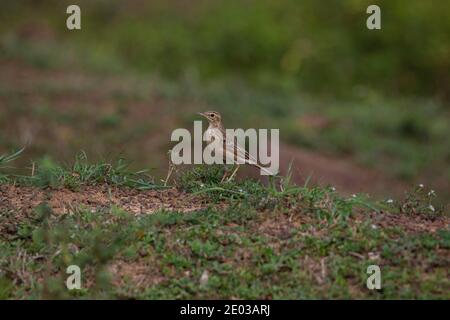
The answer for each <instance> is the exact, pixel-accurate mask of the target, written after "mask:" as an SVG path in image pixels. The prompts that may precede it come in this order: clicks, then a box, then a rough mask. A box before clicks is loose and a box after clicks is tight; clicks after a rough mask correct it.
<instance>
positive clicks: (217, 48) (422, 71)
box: [0, 0, 450, 97]
mask: <svg viewBox="0 0 450 320" xmlns="http://www.w3.org/2000/svg"><path fill="white" fill-rule="evenodd" d="M67 4H69V2H68V1H39V2H36V1H23V2H22V3H21V4H17V3H15V2H10V3H8V4H4V7H3V9H4V10H2V12H3V14H1V15H0V18H2V21H3V23H2V27H1V29H0V31H2V32H7V31H11V29H13V28H18V26H20V25H22V24H24V23H25V22H26V20H28V21H32V22H35V21H41V22H44V23H45V24H49V23H50V24H51V25H52V26H53V30H54V31H56V32H57V33H58V36H59V39H65V40H68V41H77V42H79V43H80V44H82V45H85V46H86V48H89V50H91V51H92V52H96V55H98V56H103V57H107V56H109V57H114V58H112V60H110V61H109V62H110V63H109V64H110V67H111V68H114V67H115V65H117V63H113V61H116V60H118V61H120V62H122V63H124V64H126V65H129V66H131V67H133V68H134V69H136V70H139V71H142V72H149V71H150V72H155V71H156V72H158V73H160V74H162V75H164V76H167V77H180V76H182V75H184V74H186V73H194V74H196V75H198V76H199V77H201V78H202V79H217V78H219V79H222V78H227V77H230V78H235V77H238V78H243V79H245V80H247V81H249V82H250V83H253V84H256V85H262V86H263V87H267V88H278V89H280V88H287V89H294V90H296V89H298V88H301V89H303V90H307V91H311V92H315V93H324V94H330V95H335V94H345V95H353V94H354V93H355V91H358V90H360V88H361V87H364V86H367V87H371V88H375V89H378V90H382V91H384V92H386V93H390V94H423V95H438V96H446V97H448V92H447V91H448V90H447V88H448V87H449V85H450V83H449V74H448V70H449V69H450V41H449V38H448V35H449V34H450V2H448V1H439V0H434V1H417V0H416V1H409V2H407V3H406V2H405V1H402V0H394V1H392V0H391V1H378V2H377V4H378V5H379V6H380V7H381V9H382V30H381V31H370V30H368V29H367V28H366V25H365V24H366V19H367V16H368V15H367V14H366V8H367V6H368V5H370V4H372V2H371V1H368V0H352V1H338V0H333V1H327V3H326V4H324V3H322V2H318V1H312V0H310V1H301V2H300V1H291V0H280V1H269V0H258V1H255V0H246V1H241V0H239V1H238V0H231V1H198V2H195V3H191V2H185V1H170V2H165V1H151V2H143V1H127V2H126V3H125V2H123V1H95V2H92V1H79V5H80V6H81V7H82V31H81V32H68V31H67V30H66V29H65V18H66V15H65V14H64V13H65V8H66V6H67ZM43 17H44V19H43ZM44 20H45V21H44ZM17 30H19V31H20V28H18V29H16V31H17ZM22 33H23V32H22Z"/></svg>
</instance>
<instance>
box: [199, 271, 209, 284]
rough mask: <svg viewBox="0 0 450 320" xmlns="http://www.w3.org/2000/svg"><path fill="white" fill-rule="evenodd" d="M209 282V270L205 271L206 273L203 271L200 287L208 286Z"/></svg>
mask: <svg viewBox="0 0 450 320" xmlns="http://www.w3.org/2000/svg"><path fill="white" fill-rule="evenodd" d="M208 280H209V273H208V270H205V271H203V273H202V275H201V277H200V280H199V282H200V285H201V286H205V285H207V284H208Z"/></svg>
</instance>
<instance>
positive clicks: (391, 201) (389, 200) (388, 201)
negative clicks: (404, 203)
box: [386, 199, 394, 203]
mask: <svg viewBox="0 0 450 320" xmlns="http://www.w3.org/2000/svg"><path fill="white" fill-rule="evenodd" d="M386 202H387V203H394V200H392V199H388V200H386Z"/></svg>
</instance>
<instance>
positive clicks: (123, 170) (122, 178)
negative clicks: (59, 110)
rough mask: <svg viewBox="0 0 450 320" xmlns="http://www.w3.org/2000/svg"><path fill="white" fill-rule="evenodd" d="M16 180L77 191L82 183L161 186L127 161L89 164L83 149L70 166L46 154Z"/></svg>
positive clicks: (146, 186) (146, 187)
mask: <svg viewBox="0 0 450 320" xmlns="http://www.w3.org/2000/svg"><path fill="white" fill-rule="evenodd" d="M19 182H22V183H24V184H29V185H33V186H37V187H40V188H58V187H66V188H69V189H71V190H77V189H79V188H80V187H81V186H83V185H99V184H107V185H113V186H123V187H130V188H136V189H140V190H146V189H155V188H163V186H159V185H156V184H155V182H154V179H153V178H152V177H150V176H149V175H148V174H147V173H146V170H141V171H130V170H129V166H128V164H127V163H126V162H125V161H124V160H123V159H119V160H118V161H117V162H116V163H114V164H111V163H106V162H105V163H97V164H90V163H89V162H88V161H87V156H86V154H85V153H84V152H81V153H79V154H78V155H77V156H76V158H75V162H74V163H73V165H72V166H70V167H68V166H61V165H58V164H56V163H55V162H53V160H52V159H51V158H49V157H45V158H43V159H41V160H40V161H39V162H38V163H37V165H36V167H35V168H34V170H33V175H32V176H30V177H20V179H19Z"/></svg>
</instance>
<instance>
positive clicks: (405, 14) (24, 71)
mask: <svg viewBox="0 0 450 320" xmlns="http://www.w3.org/2000/svg"><path fill="white" fill-rule="evenodd" d="M69 4H74V2H73V1H56V0H55V1H37V0H34V1H10V2H2V4H1V11H0V110H1V114H0V153H4V152H7V151H9V150H11V149H17V148H19V147H21V146H23V145H26V146H27V150H26V153H25V154H24V156H23V157H22V158H21V160H20V161H22V162H21V164H22V165H29V164H30V163H31V160H32V159H33V160H37V159H40V158H42V157H45V156H48V157H51V158H53V159H56V160H58V161H70V159H73V156H74V154H75V153H76V152H78V151H79V150H85V151H86V152H87V154H88V156H90V157H91V159H92V160H93V161H95V160H97V159H104V158H112V157H117V156H124V157H125V158H127V159H129V160H131V161H133V165H134V166H136V167H142V166H145V167H152V168H154V173H155V174H156V175H164V174H165V171H166V168H167V163H166V152H167V150H168V149H169V148H170V145H171V144H170V141H169V138H170V132H171V131H172V130H173V129H174V128H177V127H180V126H183V127H188V128H190V127H191V126H192V121H193V120H194V119H197V117H196V116H195V112H197V111H201V110H206V109H215V110H218V111H220V112H222V113H223V115H224V118H225V121H226V124H227V125H228V126H230V127H261V128H280V136H281V139H282V140H283V143H285V144H286V146H287V145H289V148H294V151H293V154H294V155H296V154H298V155H299V158H301V159H302V156H301V155H302V154H307V155H308V159H309V160H305V159H303V160H301V159H300V160H299V161H300V164H301V165H303V166H304V167H303V168H302V170H303V171H302V173H303V174H304V175H308V174H310V173H311V172H309V171H308V163H314V164H315V165H316V166H315V167H314V172H313V174H317V175H319V176H320V174H321V167H320V165H319V163H321V160H323V159H329V160H330V161H331V162H325V164H323V166H325V167H326V168H325V167H324V168H323V169H324V170H323V174H322V176H323V177H321V179H322V180H323V182H325V183H326V182H330V183H333V182H334V181H336V180H335V179H334V180H333V179H332V177H331V179H330V180H329V181H328V180H327V176H328V172H329V171H327V170H330V169H329V168H328V167H329V166H330V163H334V162H336V163H337V165H339V166H340V167H339V168H336V170H337V171H339V172H340V175H341V178H339V179H340V180H339V179H338V181H339V182H340V185H341V186H342V187H343V189H344V190H348V191H353V190H355V189H354V188H352V184H354V183H355V182H354V181H355V179H358V177H353V179H348V181H347V180H346V179H342V176H345V175H348V176H352V175H357V173H355V171H354V170H353V168H358V169H361V170H366V169H367V172H368V176H369V177H371V176H376V177H381V178H380V179H381V180H382V184H383V183H384V185H383V186H382V187H381V190H382V191H381V192H378V191H379V190H377V192H378V193H381V194H383V195H386V196H388V195H389V194H391V193H396V192H397V193H398V192H399V189H401V188H402V186H406V185H407V184H412V183H427V184H428V185H430V186H431V187H434V188H436V189H437V190H438V191H439V192H440V193H441V195H442V194H443V196H444V198H446V197H447V198H448V196H449V195H450V186H449V181H450V139H449V135H450V124H449V122H450V120H449V119H450V108H449V101H450V94H449V90H448V88H449V84H450V83H449V82H450V75H449V70H450V2H449V1H446V0H442V1H440V0H432V1H422V0H414V1H404V0H390V1H376V2H373V1H365V0H346V1H344V0H340V1H339V0H330V1H326V2H319V1H288V0H278V1H269V0H257V1H256V0H253V1H249V0H240V1H236V0H228V1H215V0H208V1H206V0H202V1H187V0H176V1H142V0H132V1H106V0H99V1H76V4H78V5H79V6H80V7H81V11H82V18H81V20H82V30H78V31H77V30H75V31H69V30H67V28H66V18H67V16H68V15H67V14H66V7H67V6H68V5H69ZM370 4H378V5H379V6H380V7H381V11H382V29H381V30H377V31H371V30H368V29H367V28H366V19H367V17H368V14H366V8H367V6H368V5H370ZM290 150H292V149H290ZM315 157H317V159H318V160H317V161H315V159H316V158H315ZM324 157H325V158H324ZM334 159H335V160H336V161H333V160H334ZM283 160H285V159H282V161H283ZM302 161H303V162H302ZM308 161H309V162H308ZM284 162H286V161H284ZM336 170H335V171H336ZM335 171H333V172H335ZM337 171H336V172H337ZM341 171H345V172H343V173H342V172H341ZM358 172H359V171H358ZM364 172H366V171H364ZM330 175H331V174H330ZM361 181H362V182H361ZM361 181H360V183H363V184H364V185H365V186H366V188H359V187H358V190H357V191H359V189H363V190H362V191H368V192H370V191H371V190H372V189H373V188H372V186H371V182H370V178H366V179H364V180H361ZM378 189H380V188H378Z"/></svg>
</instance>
